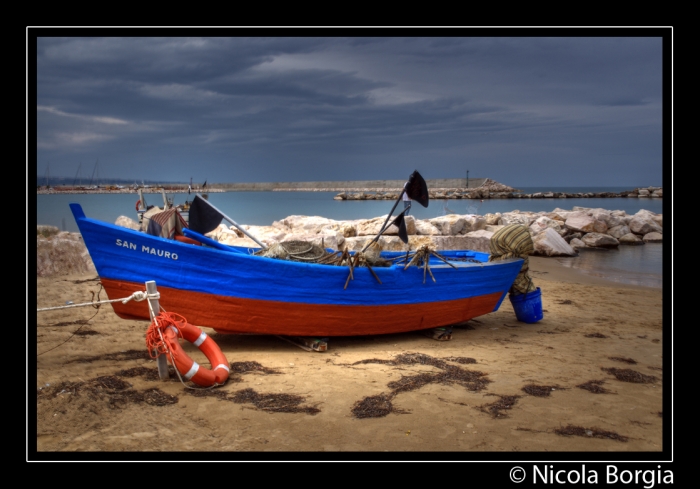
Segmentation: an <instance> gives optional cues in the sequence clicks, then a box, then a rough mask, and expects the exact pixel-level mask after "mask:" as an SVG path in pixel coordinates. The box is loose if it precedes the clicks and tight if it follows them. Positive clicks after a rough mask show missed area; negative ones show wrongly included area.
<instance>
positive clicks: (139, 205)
mask: <svg viewBox="0 0 700 489" xmlns="http://www.w3.org/2000/svg"><path fill="white" fill-rule="evenodd" d="M139 207H141V199H139V200H137V201H136V210H137V211H138V210H139Z"/></svg>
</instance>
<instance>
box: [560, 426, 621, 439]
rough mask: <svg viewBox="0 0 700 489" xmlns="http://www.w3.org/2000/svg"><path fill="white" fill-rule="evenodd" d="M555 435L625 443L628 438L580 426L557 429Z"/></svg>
mask: <svg viewBox="0 0 700 489" xmlns="http://www.w3.org/2000/svg"><path fill="white" fill-rule="evenodd" d="M554 432H555V433H556V434H557V435H563V436H583V437H588V438H603V439H608V440H617V441H622V442H626V441H627V440H629V438H628V437H626V436H622V435H619V434H617V433H615V432H614V431H606V430H601V429H599V428H583V427H581V426H573V425H568V426H566V427H565V428H557V429H555V430H554Z"/></svg>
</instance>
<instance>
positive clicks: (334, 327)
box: [102, 279, 503, 337]
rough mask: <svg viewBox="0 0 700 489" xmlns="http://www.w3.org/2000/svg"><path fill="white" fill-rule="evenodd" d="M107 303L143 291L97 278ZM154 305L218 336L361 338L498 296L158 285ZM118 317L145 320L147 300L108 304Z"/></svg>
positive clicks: (444, 318) (466, 314)
mask: <svg viewBox="0 0 700 489" xmlns="http://www.w3.org/2000/svg"><path fill="white" fill-rule="evenodd" d="M102 286H103V287H104V288H105V291H106V292H107V295H108V296H109V298H110V300H114V299H119V298H126V297H129V296H130V295H131V294H133V293H134V292H136V291H143V290H145V286H144V285H143V284H135V283H129V282H121V281H118V280H109V279H102ZM158 292H159V293H160V299H159V301H160V306H161V307H162V308H163V309H164V310H166V311H168V312H174V313H177V314H180V315H181V316H183V317H184V318H185V319H186V320H187V322H188V323H190V324H194V325H197V326H202V327H208V328H212V329H214V330H215V331H216V332H218V333H227V334H228V333H230V334H260V335H284V336H322V337H326V336H362V335H377V334H389V333H402V332H407V331H417V330H422V329H429V328H436V327H440V326H447V325H450V324H455V323H459V322H463V321H467V320H469V319H472V318H475V317H478V316H482V315H484V314H488V313H490V312H493V311H494V309H495V308H496V306H497V305H498V301H499V300H500V299H501V296H502V295H503V293H492V294H488V295H483V296H479V297H473V298H469V299H460V300H453V301H443V302H434V303H430V304H425V303H423V304H400V305H387V306H349V305H328V304H295V303H290V302H279V301H262V300H256V299H240V298H232V297H225V296H217V295H212V294H204V293H199V292H190V291H182V290H177V289H171V288H167V287H158ZM111 304H112V307H113V308H114V312H115V313H116V314H117V315H118V316H119V317H120V318H122V319H136V320H147V321H150V314H149V311H148V303H147V301H140V302H136V301H133V300H132V301H129V302H127V303H126V304H123V303H121V302H112V303H111Z"/></svg>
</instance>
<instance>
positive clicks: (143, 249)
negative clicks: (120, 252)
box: [116, 238, 177, 260]
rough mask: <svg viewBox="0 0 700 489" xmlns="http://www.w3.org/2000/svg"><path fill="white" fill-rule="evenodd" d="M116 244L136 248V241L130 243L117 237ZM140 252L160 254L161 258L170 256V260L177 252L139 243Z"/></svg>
mask: <svg viewBox="0 0 700 489" xmlns="http://www.w3.org/2000/svg"><path fill="white" fill-rule="evenodd" d="M116 244H117V246H119V247H121V248H127V249H130V250H138V246H137V245H136V243H131V242H129V241H126V240H121V239H119V238H117V243H116ZM141 252H142V253H148V254H149V255H155V256H162V257H163V258H170V259H171V260H177V253H171V252H169V251H165V250H159V249H158V248H151V247H150V246H146V245H141Z"/></svg>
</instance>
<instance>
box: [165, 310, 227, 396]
mask: <svg viewBox="0 0 700 489" xmlns="http://www.w3.org/2000/svg"><path fill="white" fill-rule="evenodd" d="M175 324H176V325H172V324H171V325H170V326H168V327H167V328H165V330H164V331H163V339H164V340H165V343H166V344H167V345H168V347H169V350H170V354H171V355H167V357H168V360H169V361H170V362H171V363H172V362H173V361H174V362H175V368H176V369H177V371H178V372H180V375H182V376H183V377H184V378H185V379H186V380H191V381H192V382H194V383H195V384H197V385H201V386H203V387H210V386H212V385H215V384H218V385H221V384H223V383H224V382H226V380H227V379H228V375H229V366H228V361H227V360H226V357H225V356H224V354H223V353H222V352H221V349H220V348H219V346H218V345H217V344H216V343H215V342H214V340H213V339H211V337H210V336H209V335H207V334H206V333H205V332H203V331H202V330H201V329H199V328H198V327H197V326H194V325H192V324H189V323H186V322H181V321H179V322H177V323H175ZM180 337H182V338H184V339H186V340H187V341H189V342H190V343H192V344H193V345H194V346H196V347H197V348H199V350H200V351H201V352H202V353H204V355H205V356H206V357H207V360H209V363H210V364H211V365H212V369H211V370H209V369H207V368H204V367H202V366H201V365H199V364H198V363H197V362H195V361H194V360H192V359H191V358H190V356H189V355H187V353H185V350H183V349H182V346H180V342H179V341H178V338H180Z"/></svg>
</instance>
